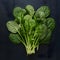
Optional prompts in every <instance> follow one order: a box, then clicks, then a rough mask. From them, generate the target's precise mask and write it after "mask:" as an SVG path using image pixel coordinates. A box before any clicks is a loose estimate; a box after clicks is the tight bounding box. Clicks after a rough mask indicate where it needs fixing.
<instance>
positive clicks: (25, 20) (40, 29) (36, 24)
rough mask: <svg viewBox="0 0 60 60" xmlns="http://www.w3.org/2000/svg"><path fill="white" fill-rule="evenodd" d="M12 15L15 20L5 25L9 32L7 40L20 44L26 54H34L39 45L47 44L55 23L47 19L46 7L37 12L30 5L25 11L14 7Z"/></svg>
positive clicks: (47, 11) (48, 10) (48, 11)
mask: <svg viewBox="0 0 60 60" xmlns="http://www.w3.org/2000/svg"><path fill="white" fill-rule="evenodd" d="M13 15H14V17H15V19H14V20H11V21H8V22H7V24H6V26H7V28H8V30H9V31H10V32H11V33H10V35H9V38H10V40H11V41H12V42H13V43H15V44H19V43H22V44H23V45H24V46H25V48H26V52H27V54H33V53H35V49H37V50H38V47H39V45H40V44H48V43H49V40H50V38H51V34H52V31H53V30H54V28H55V21H54V19H53V18H52V17H49V16H50V9H49V7H48V6H41V7H40V8H38V9H37V11H35V10H34V7H33V6H31V5H27V6H26V7H25V9H23V8H20V7H16V8H14V10H13Z"/></svg>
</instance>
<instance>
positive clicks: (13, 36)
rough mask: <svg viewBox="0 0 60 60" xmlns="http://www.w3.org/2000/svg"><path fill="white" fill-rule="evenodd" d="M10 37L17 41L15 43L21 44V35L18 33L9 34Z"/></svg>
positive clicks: (12, 40) (11, 39)
mask: <svg viewBox="0 0 60 60" xmlns="http://www.w3.org/2000/svg"><path fill="white" fill-rule="evenodd" d="M9 39H10V41H11V42H13V43H15V44H19V43H20V37H19V35H18V34H12V33H11V34H10V35H9Z"/></svg>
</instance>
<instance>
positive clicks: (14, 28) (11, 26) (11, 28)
mask: <svg viewBox="0 0 60 60" xmlns="http://www.w3.org/2000/svg"><path fill="white" fill-rule="evenodd" d="M6 25H7V28H8V30H9V31H10V32H12V33H17V31H18V29H19V25H18V24H17V23H16V22H15V21H8V22H7V24H6Z"/></svg>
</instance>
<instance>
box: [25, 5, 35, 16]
mask: <svg viewBox="0 0 60 60" xmlns="http://www.w3.org/2000/svg"><path fill="white" fill-rule="evenodd" d="M26 10H27V12H28V13H29V14H30V15H31V16H33V15H34V13H35V11H34V8H33V6H32V5H27V6H26Z"/></svg>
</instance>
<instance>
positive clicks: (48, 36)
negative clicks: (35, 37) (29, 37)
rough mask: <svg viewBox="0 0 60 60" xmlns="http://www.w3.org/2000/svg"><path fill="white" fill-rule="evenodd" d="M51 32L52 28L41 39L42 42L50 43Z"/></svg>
mask: <svg viewBox="0 0 60 60" xmlns="http://www.w3.org/2000/svg"><path fill="white" fill-rule="evenodd" d="M51 34H52V32H51V30H50V29H48V31H47V35H46V36H45V38H44V39H43V40H42V41H41V44H49V42H50V38H51Z"/></svg>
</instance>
